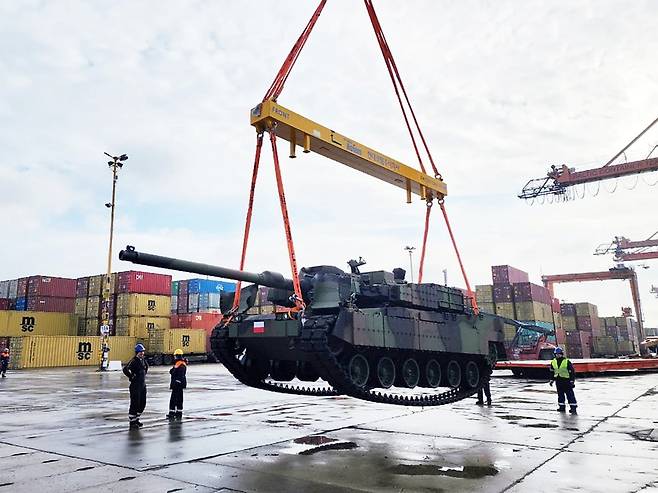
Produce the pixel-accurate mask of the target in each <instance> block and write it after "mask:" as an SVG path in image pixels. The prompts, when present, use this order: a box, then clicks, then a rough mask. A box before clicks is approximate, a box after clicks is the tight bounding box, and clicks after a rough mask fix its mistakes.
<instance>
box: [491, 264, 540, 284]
mask: <svg viewBox="0 0 658 493" xmlns="http://www.w3.org/2000/svg"><path fill="white" fill-rule="evenodd" d="M491 278H492V280H493V283H494V284H513V283H515V282H528V281H529V280H530V278H529V277H528V273H527V272H524V271H522V270H520V269H516V268H514V267H512V266H511V265H493V266H492V267H491Z"/></svg>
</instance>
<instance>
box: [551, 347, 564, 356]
mask: <svg viewBox="0 0 658 493" xmlns="http://www.w3.org/2000/svg"><path fill="white" fill-rule="evenodd" d="M553 354H555V355H558V354H564V351H562V348H561V347H556V348H555V349H554V350H553Z"/></svg>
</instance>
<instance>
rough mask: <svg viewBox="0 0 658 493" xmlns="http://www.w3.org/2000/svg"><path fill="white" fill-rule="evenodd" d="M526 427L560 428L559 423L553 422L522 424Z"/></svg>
mask: <svg viewBox="0 0 658 493" xmlns="http://www.w3.org/2000/svg"><path fill="white" fill-rule="evenodd" d="M521 426H523V427H524V428H559V425H554V424H552V423H530V424H527V425H523V424H522V425H521Z"/></svg>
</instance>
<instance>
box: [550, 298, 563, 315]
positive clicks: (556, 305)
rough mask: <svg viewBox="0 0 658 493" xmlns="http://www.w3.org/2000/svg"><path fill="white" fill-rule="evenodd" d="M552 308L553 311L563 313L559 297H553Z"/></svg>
mask: <svg viewBox="0 0 658 493" xmlns="http://www.w3.org/2000/svg"><path fill="white" fill-rule="evenodd" d="M551 310H552V311H553V313H561V312H560V300H558V299H557V298H552V299H551Z"/></svg>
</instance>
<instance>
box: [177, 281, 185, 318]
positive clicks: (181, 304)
mask: <svg viewBox="0 0 658 493" xmlns="http://www.w3.org/2000/svg"><path fill="white" fill-rule="evenodd" d="M181 282H182V281H181ZM176 301H177V307H176V311H178V313H187V294H180V292H179V293H178V298H177V300H176Z"/></svg>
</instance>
